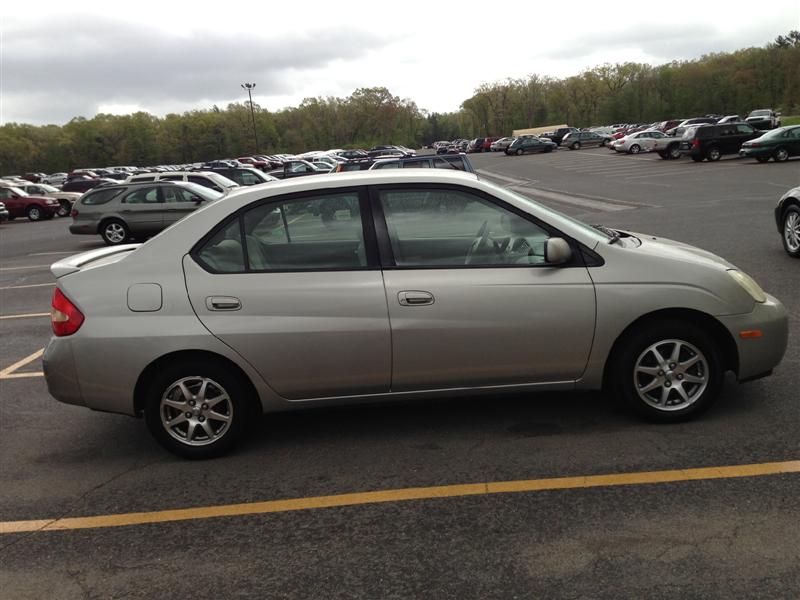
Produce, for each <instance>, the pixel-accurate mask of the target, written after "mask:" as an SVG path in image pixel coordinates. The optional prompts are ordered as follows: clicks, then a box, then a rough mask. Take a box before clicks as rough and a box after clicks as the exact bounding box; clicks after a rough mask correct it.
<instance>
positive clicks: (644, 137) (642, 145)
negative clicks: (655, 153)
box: [610, 129, 667, 154]
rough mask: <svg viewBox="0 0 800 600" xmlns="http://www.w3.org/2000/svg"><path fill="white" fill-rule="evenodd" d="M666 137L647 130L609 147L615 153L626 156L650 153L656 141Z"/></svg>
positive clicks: (632, 134)
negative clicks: (622, 153)
mask: <svg viewBox="0 0 800 600" xmlns="http://www.w3.org/2000/svg"><path fill="white" fill-rule="evenodd" d="M665 137H667V136H666V135H664V134H663V133H661V132H660V131H656V130H655V129H649V130H647V131H637V132H636V133H631V134H630V135H626V136H625V137H622V138H620V139H618V140H615V141H614V143H613V144H610V147H611V148H613V149H614V150H616V151H617V152H627V153H628V154H639V152H650V151H652V150H653V149H654V148H655V145H656V140H660V139H663V138H665Z"/></svg>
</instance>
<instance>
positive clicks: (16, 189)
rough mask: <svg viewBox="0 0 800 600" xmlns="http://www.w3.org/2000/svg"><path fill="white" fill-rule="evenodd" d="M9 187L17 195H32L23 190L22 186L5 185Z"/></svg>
mask: <svg viewBox="0 0 800 600" xmlns="http://www.w3.org/2000/svg"><path fill="white" fill-rule="evenodd" d="M4 187H8V189H10V190H11V191H12V192H14V193H15V194H16V195H17V196H30V194H29V193H28V192H26V191H25V190H23V189H22V188H18V187H14V186H4Z"/></svg>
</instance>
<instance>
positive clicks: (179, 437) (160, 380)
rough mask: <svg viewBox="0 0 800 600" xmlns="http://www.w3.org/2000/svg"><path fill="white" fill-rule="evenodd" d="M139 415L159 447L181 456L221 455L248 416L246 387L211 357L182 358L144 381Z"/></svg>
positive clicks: (236, 437)
mask: <svg viewBox="0 0 800 600" xmlns="http://www.w3.org/2000/svg"><path fill="white" fill-rule="evenodd" d="M146 393H147V396H146V401H145V413H144V414H145V421H146V422H147V427H148V429H149V430H150V433H151V434H152V435H153V437H155V439H156V441H158V443H159V444H161V445H162V446H163V447H164V448H166V449H167V450H169V451H170V452H172V453H173V454H177V455H178V456H182V457H184V458H193V459H204V458H214V457H217V456H222V455H223V454H225V453H227V452H229V451H230V450H231V449H232V448H233V447H234V446H235V445H236V443H237V442H238V441H239V440H240V439H241V438H242V436H243V435H244V431H245V424H246V423H247V422H248V421H249V420H250V419H251V411H250V410H249V408H250V405H249V402H248V398H247V388H246V387H245V385H243V382H242V381H241V380H240V378H239V377H237V375H236V374H234V373H232V372H231V370H230V369H229V368H226V367H224V366H222V365H220V364H217V363H215V362H213V361H204V360H199V361H184V362H179V363H177V364H174V365H170V366H169V367H167V368H166V369H163V370H161V372H159V373H158V374H157V375H156V376H155V377H154V379H153V380H152V381H151V382H150V386H149V387H148V390H147V392H146Z"/></svg>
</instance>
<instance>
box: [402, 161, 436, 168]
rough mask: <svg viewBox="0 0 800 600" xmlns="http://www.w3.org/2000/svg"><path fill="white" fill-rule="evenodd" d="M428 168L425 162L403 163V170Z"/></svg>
mask: <svg viewBox="0 0 800 600" xmlns="http://www.w3.org/2000/svg"><path fill="white" fill-rule="evenodd" d="M430 166H431V165H430V164H429V163H428V161H427V160H410V161H407V162H405V163H403V168H404V169H420V168H422V169H427V168H429V167H430Z"/></svg>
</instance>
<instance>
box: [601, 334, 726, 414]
mask: <svg viewBox="0 0 800 600" xmlns="http://www.w3.org/2000/svg"><path fill="white" fill-rule="evenodd" d="M678 344H680V354H679V358H678V360H677V361H675V362H671V361H670V360H669V359H670V358H672V357H674V356H675V355H674V354H673V353H674V351H675V348H676V346H677V345H678ZM653 349H656V350H657V351H658V352H659V353H660V354H661V356H662V358H664V362H663V363H662V364H661V365H660V364H659V363H658V361H657V360H656V357H655V354H654V353H653ZM698 356H699V360H697V361H696V362H695V363H694V364H690V365H689V366H687V367H683V368H682V367H681V364H682V363H687V362H688V361H690V360H695V359H697V357H698ZM613 360H614V363H613V364H612V365H611V367H612V370H611V373H612V381H611V383H612V387H613V389H614V391H615V392H616V394H617V395H618V396H620V397H621V398H622V399H623V400H624V401H625V403H626V404H627V405H628V407H630V408H631V409H632V410H634V411H635V412H637V413H638V414H639V415H641V416H643V417H644V418H646V419H648V420H651V421H655V422H660V423H673V422H677V421H685V420H687V419H690V418H692V417H694V416H696V415H698V414H700V413H701V412H703V411H705V410H706V409H708V408H709V407H710V406H711V405H712V404H713V403H714V401H715V400H716V399H717V396H718V395H719V391H720V389H721V388H722V381H723V376H724V369H723V366H722V358H721V353H720V350H719V348H718V346H717V343H716V342H715V341H714V339H713V338H712V337H711V336H710V335H709V334H708V333H707V332H706V331H705V330H703V329H702V328H700V327H698V326H697V325H694V324H692V323H688V322H685V321H676V320H663V321H654V322H651V323H648V324H646V325H644V326H643V327H640V328H637V329H636V330H634V331H631V332H630V333H629V334H627V335H626V337H625V338H624V339H622V340H621V341H620V346H619V350H618V351H617V352H616V353H615V356H614V357H613ZM672 365H676V367H673V366H672ZM661 366H664V367H666V369H661V368H660V367H661ZM645 370H647V372H645ZM659 373H661V375H659ZM689 377H692V378H693V380H694V379H696V380H697V381H688V379H689ZM652 384H655V387H654V388H653V389H651V390H647V388H648V387H649V386H650V385H652ZM684 386H687V387H686V388H684ZM680 390H683V394H685V396H684V397H682V396H681V393H680ZM645 398H648V399H649V400H645ZM665 402H666V403H668V407H667V408H664V406H665V404H664V403H665Z"/></svg>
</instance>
